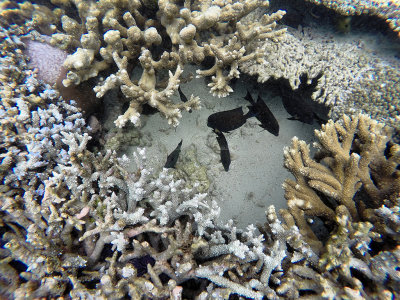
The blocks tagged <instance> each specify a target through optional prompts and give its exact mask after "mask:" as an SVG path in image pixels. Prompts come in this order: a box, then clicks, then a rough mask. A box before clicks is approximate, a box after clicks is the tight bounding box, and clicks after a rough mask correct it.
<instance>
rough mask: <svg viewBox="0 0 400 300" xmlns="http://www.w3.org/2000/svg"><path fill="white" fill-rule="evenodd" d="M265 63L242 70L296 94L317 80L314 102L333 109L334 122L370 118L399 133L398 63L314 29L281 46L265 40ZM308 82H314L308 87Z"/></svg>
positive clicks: (296, 32)
mask: <svg viewBox="0 0 400 300" xmlns="http://www.w3.org/2000/svg"><path fill="white" fill-rule="evenodd" d="M258 46H259V47H260V48H262V49H264V57H263V58H264V60H265V61H266V62H267V63H265V64H257V63H254V62H252V61H249V62H246V63H244V64H243V66H242V71H243V72H245V73H248V74H250V75H257V76H258V81H259V82H266V81H268V80H269V79H279V78H284V79H287V80H288V81H289V84H290V87H291V88H292V89H293V90H296V89H297V88H298V87H299V85H300V83H301V80H300V78H301V76H302V75H304V74H306V75H307V78H308V81H311V80H312V79H313V78H317V77H318V76H319V75H320V74H322V77H321V78H320V79H319V80H318V83H317V86H316V88H315V91H314V93H313V95H312V98H313V99H314V100H315V101H318V102H321V103H325V104H326V105H328V106H329V107H330V108H331V112H330V117H331V118H332V119H333V120H337V119H339V118H340V117H341V116H342V115H343V114H349V115H351V114H354V113H360V112H361V113H367V114H369V115H371V116H372V117H373V118H374V119H376V120H379V121H382V122H384V123H386V124H388V125H390V126H392V127H394V128H395V129H396V130H397V131H398V132H400V125H399V124H400V117H399V115H400V100H399V99H400V86H399V84H397V82H398V81H399V79H400V71H399V70H400V63H399V61H398V59H395V58H392V57H388V56H383V57H382V56H378V55H376V54H374V53H373V52H372V51H371V50H370V49H368V47H366V46H365V45H363V44H362V42H359V41H356V40H355V41H352V42H345V41H336V40H334V39H332V37H331V36H330V35H329V34H324V33H319V32H316V30H315V29H312V28H311V27H304V28H299V29H291V28H288V31H287V33H286V35H285V39H284V40H282V41H281V42H280V43H273V42H269V41H268V40H267V41H262V42H259V43H258ZM307 83H310V82H307Z"/></svg>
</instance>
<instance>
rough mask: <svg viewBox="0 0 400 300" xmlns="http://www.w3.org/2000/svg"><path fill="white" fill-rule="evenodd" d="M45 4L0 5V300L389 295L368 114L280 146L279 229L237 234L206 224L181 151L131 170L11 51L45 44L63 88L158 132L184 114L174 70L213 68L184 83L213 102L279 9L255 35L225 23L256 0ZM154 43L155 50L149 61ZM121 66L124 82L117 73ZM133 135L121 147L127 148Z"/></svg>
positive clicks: (374, 124) (389, 166) (391, 229)
mask: <svg viewBox="0 0 400 300" xmlns="http://www.w3.org/2000/svg"><path fill="white" fill-rule="evenodd" d="M51 4H52V5H54V6H52V9H53V10H50V9H49V8H48V7H46V6H40V5H36V4H32V3H30V2H23V3H15V2H12V1H3V2H2V4H1V5H2V6H1V17H2V19H1V22H0V46H1V47H0V98H1V102H0V297H2V298H6V299H38V298H71V299H126V298H131V299H160V300H161V299H229V298H231V297H240V298H242V299H245V298H249V299H260V300H261V299H280V298H289V299H301V298H303V299H320V298H328V299H371V298H372V299H379V298H383V299H396V298H400V290H399V283H400V272H399V269H398V267H399V265H400V244H399V242H400V235H399V232H400V209H399V205H400V171H399V170H400V145H399V144H398V143H396V142H395V140H393V139H392V133H393V129H392V128H390V127H388V126H385V124H384V123H381V122H378V121H377V120H374V119H373V118H371V116H368V115H362V114H358V115H354V116H347V115H343V116H341V117H340V118H339V119H338V120H336V121H334V120H329V121H328V122H327V123H326V124H324V125H322V126H321V129H318V130H316V131H315V143H314V147H315V148H316V151H315V152H312V151H311V149H310V146H309V145H307V143H306V142H304V141H302V140H300V139H299V138H297V137H294V138H293V139H292V145H291V146H288V147H286V148H285V149H284V151H283V156H284V165H285V167H286V168H287V169H288V170H289V171H290V172H291V174H292V175H293V177H294V178H291V179H289V178H288V179H287V180H286V181H285V182H284V184H283V188H284V191H285V198H286V201H287V209H283V210H281V211H280V216H281V218H279V216H278V214H277V213H276V211H275V208H274V207H273V206H270V207H268V209H267V211H266V212H265V216H266V221H265V223H264V224H262V225H261V224H259V225H257V226H256V225H253V224H251V225H249V226H247V227H246V228H244V229H241V228H238V226H237V224H235V222H234V221H233V220H229V221H227V222H223V223H222V222H221V221H220V213H221V208H220V207H219V205H218V203H217V202H216V201H214V200H213V199H212V198H211V197H210V195H208V194H207V192H208V191H209V186H210V182H211V180H210V179H209V178H208V174H207V172H206V171H205V170H204V169H203V168H202V167H201V166H197V165H196V164H197V162H196V161H195V157H196V154H195V148H194V149H193V148H190V149H189V151H191V152H192V153H191V154H190V155H187V156H186V157H185V158H186V159H187V160H189V161H187V160H186V161H185V159H183V162H182V165H183V167H182V168H181V169H179V170H175V171H174V170H169V169H166V168H162V166H159V167H158V168H152V167H151V166H150V164H149V160H154V161H157V158H154V157H148V155H147V152H146V149H144V148H140V147H137V148H136V149H135V152H134V153H133V154H132V156H131V158H128V157H127V156H126V155H122V156H119V155H118V154H117V153H116V151H112V150H110V149H107V148H104V145H105V144H106V142H104V144H102V143H101V142H100V141H99V140H100V139H99V138H98V137H97V134H99V131H101V130H102V129H101V124H98V123H99V121H98V120H97V124H96V121H95V120H96V119H93V118H95V117H94V116H91V117H92V119H90V121H89V123H90V126H88V125H87V122H86V120H85V117H84V115H83V114H82V111H81V110H80V109H79V108H78V107H77V106H76V103H75V101H66V100H64V99H62V98H61V97H60V93H59V90H57V89H56V88H55V86H50V85H49V83H46V82H44V81H43V80H41V78H40V76H39V73H38V71H37V70H32V69H30V65H29V63H28V61H27V56H25V55H24V51H23V50H24V49H26V44H25V43H24V40H25V39H26V38H28V39H30V40H35V39H38V38H39V37H40V34H39V31H40V33H41V34H51V33H53V38H54V40H53V43H55V44H58V46H60V47H64V48H65V50H68V51H70V53H71V54H70V56H68V57H67V58H66V61H65V66H66V67H67V68H68V69H69V71H70V73H69V75H68V76H67V78H66V79H65V80H66V84H67V85H68V84H69V83H71V84H72V83H77V82H78V81H82V80H83V81H88V80H95V78H97V75H98V74H97V73H98V72H100V74H102V75H101V76H103V75H106V76H108V77H107V78H106V79H104V81H100V82H101V83H100V84H99V85H98V86H97V89H96V90H97V92H100V93H103V92H105V91H106V90H107V88H106V86H107V84H110V85H111V86H115V87H117V86H118V87H120V89H121V92H122V94H123V95H124V96H125V97H127V102H129V103H130V104H129V105H130V107H129V108H128V110H127V112H125V113H124V115H125V114H129V117H128V116H127V118H128V119H130V120H131V121H132V122H133V123H135V122H136V123H137V122H138V120H137V118H138V115H137V114H138V113H140V112H139V108H137V107H136V106H135V105H138V104H137V103H136V102H139V105H142V104H143V103H142V102H149V104H150V105H151V106H154V107H156V108H157V109H158V110H160V111H161V113H162V114H163V115H164V117H167V119H169V120H170V121H171V123H175V122H176V119H175V118H176V117H177V116H178V115H179V112H177V111H174V109H178V110H179V109H182V108H185V109H186V108H190V107H192V108H195V107H196V105H197V101H198V100H197V99H195V97H192V100H189V101H188V102H186V104H178V108H177V107H176V106H174V105H173V104H171V103H169V102H168V101H167V100H166V99H169V98H168V97H170V96H172V95H170V94H171V93H173V92H175V90H176V89H177V84H179V77H180V76H181V72H182V68H183V65H184V64H181V63H179V62H182V61H183V62H185V63H187V62H199V61H202V60H203V59H204V58H203V55H209V56H213V57H214V59H215V60H214V62H213V64H212V66H211V68H210V69H208V70H202V71H200V72H199V75H201V76H212V78H211V88H212V89H213V88H214V89H215V91H218V92H219V93H222V94H224V93H226V92H229V86H228V85H227V81H226V79H231V78H234V77H236V76H237V75H238V73H237V70H238V64H239V63H241V62H243V61H245V60H246V59H248V58H249V57H251V58H252V59H255V58H256V57H258V51H255V52H253V54H251V53H246V51H248V49H247V48H246V47H247V46H248V44H247V42H249V41H250V40H252V39H254V38H256V37H257V38H261V39H274V38H277V37H279V38H281V35H282V34H283V33H284V32H285V29H282V30H280V29H276V28H275V25H276V24H275V21H277V20H279V19H280V18H281V17H282V16H283V13H282V12H277V13H272V14H263V16H264V17H262V19H261V20H260V21H259V23H257V22H254V24H257V26H258V27H257V28H256V29H255V28H249V27H248V26H249V24H246V23H245V22H244V21H243V23H241V21H239V20H241V18H242V17H244V16H245V15H247V14H248V13H249V12H250V11H252V10H254V9H255V8H257V7H260V6H261V7H264V6H265V5H266V4H268V3H267V2H258V1H250V2H229V1H226V2H224V1H213V2H199V3H197V2H195V3H189V2H184V3H178V2H176V3H175V2H167V1H159V2H158V5H157V6H155V3H153V2H150V1H144V2H143V3H139V2H136V1H106V0H100V1H97V2H94V1H79V0H75V1H68V0H52V1H51ZM142 5H143V6H144V7H145V8H146V9H149V10H150V12H149V14H150V15H151V17H149V16H148V15H146V14H145V13H144V12H143V9H141V7H142ZM122 12H124V13H122ZM46 16H47V17H46ZM100 21H101V26H100V25H99V24H100V23H99V22H100ZM57 26H58V27H57ZM160 28H161V29H162V30H161V29H160ZM211 28H212V30H211ZM103 30H104V32H102V31H103ZM197 30H198V31H199V32H197ZM207 30H209V32H207ZM211 31H212V32H213V34H212V35H211ZM201 32H203V33H208V34H209V35H208V37H207V35H203V36H202V34H201ZM276 35H277V36H276ZM22 37H23V38H22ZM165 37H168V38H169V39H170V42H171V45H172V46H171V47H170V48H169V49H168V51H167V52H164V53H167V54H162V53H159V55H160V56H159V57H158V58H157V59H155V57H153V55H155V54H156V52H157V51H156V50H155V49H156V47H154V46H157V45H162V43H163V42H165V41H164V38H165ZM223 37H226V38H227V40H225V39H224V38H223ZM202 39H205V41H204V43H203V44H200V42H199V41H200V40H202ZM133 41H136V42H138V43H139V45H140V47H137V46H136V44H134V43H133ZM245 42H246V43H245ZM249 44H250V42H249ZM135 47H136V48H135ZM202 47H203V48H202ZM236 47H238V48H236ZM149 49H151V50H152V51H153V52H154V53H152V52H151V51H150V50H149ZM253 49H254V48H253ZM128 50H129V51H128ZM131 50H132V51H131ZM133 50H137V51H136V52H134V51H133ZM210 53H213V55H211V54H210ZM258 58H259V57H258ZM136 59H138V60H139V63H138V64H139V65H141V67H142V69H141V71H142V73H140V74H139V77H140V79H139V80H138V81H137V82H135V80H134V79H131V78H130V76H129V75H128V62H129V63H132V61H134V60H136ZM225 64H226V65H225ZM108 68H111V69H112V70H110V72H111V73H108V74H107V73H102V72H103V71H106V69H108ZM113 68H114V69H113ZM159 68H160V69H170V68H172V69H173V71H170V70H169V76H168V77H167V79H166V80H165V82H164V86H163V87H158V86H157V83H160V82H159V80H156V81H155V78H156V77H155V71H159ZM223 71H228V72H227V73H228V75H227V73H224V72H223ZM96 72H97V73H96ZM202 72H203V73H202ZM221 72H222V73H221ZM161 73H162V72H161ZM387 75H388V76H389V75H390V74H387ZM380 76H384V75H382V74H380ZM158 79H159V78H158ZM224 80H225V81H224ZM160 81H161V80H160ZM135 93H138V94H140V95H141V96H139V97H137V94H135ZM140 97H143V98H140ZM135 101H136V102H135ZM140 101H142V102H140ZM152 101H154V103H153V102H152ZM132 103H133V104H132ZM135 103H136V104H135ZM194 104H196V105H194ZM179 105H181V106H179ZM182 105H183V106H182ZM186 105H187V106H186ZM172 108H173V109H172ZM163 109H165V110H164V111H163ZM171 109H172V112H174V113H171ZM136 113H137V114H136ZM88 119H89V118H88ZM125 121H126V120H124V119H123V117H122V118H121V119H119V121H118V122H120V123H118V122H117V125H118V124H119V125H121V126H122V125H123V124H124V122H125ZM120 133H121V131H120ZM134 133H136V132H133V133H130V135H129V136H125V138H126V140H128V139H130V138H131V139H138V140H140V139H144V138H143V137H142V136H141V135H140V132H139V133H138V134H137V135H135V134H134ZM122 135H123V133H122ZM110 143H112V141H111V142H110ZM188 157H192V159H188ZM193 157H194V158H193Z"/></svg>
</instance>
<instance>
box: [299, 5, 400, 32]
mask: <svg viewBox="0 0 400 300" xmlns="http://www.w3.org/2000/svg"><path fill="white" fill-rule="evenodd" d="M307 1H308V2H311V3H315V4H318V5H323V6H325V7H327V8H329V9H333V10H334V11H336V12H338V13H339V14H341V15H345V16H355V15H361V14H364V15H370V16H378V17H379V18H381V19H383V20H385V21H386V23H387V24H388V25H389V27H390V28H391V29H392V30H393V31H395V32H397V34H398V35H399V36H400V2H399V1H397V0H394V1H382V0H336V1H331V0H307Z"/></svg>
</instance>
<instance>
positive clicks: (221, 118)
mask: <svg viewBox="0 0 400 300" xmlns="http://www.w3.org/2000/svg"><path fill="white" fill-rule="evenodd" d="M252 116H253V113H251V112H248V113H247V114H243V109H242V107H238V108H235V109H231V110H226V111H220V112H217V113H215V114H212V115H210V116H209V117H208V119H207V126H208V127H210V128H212V129H218V130H219V131H222V132H229V131H231V130H235V129H237V128H239V127H240V126H242V125H243V124H244V123H246V120H247V119H248V118H250V117H252Z"/></svg>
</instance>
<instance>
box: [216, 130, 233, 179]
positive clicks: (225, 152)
mask: <svg viewBox="0 0 400 300" xmlns="http://www.w3.org/2000/svg"><path fill="white" fill-rule="evenodd" d="M214 132H215V133H216V134H217V142H218V144H219V148H220V149H221V151H220V155H221V162H222V165H223V166H224V169H225V171H226V172H228V170H229V165H230V164H231V154H230V152H229V148H228V142H227V141H226V138H225V136H224V134H223V133H222V132H221V131H219V130H218V129H215V130H214Z"/></svg>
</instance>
